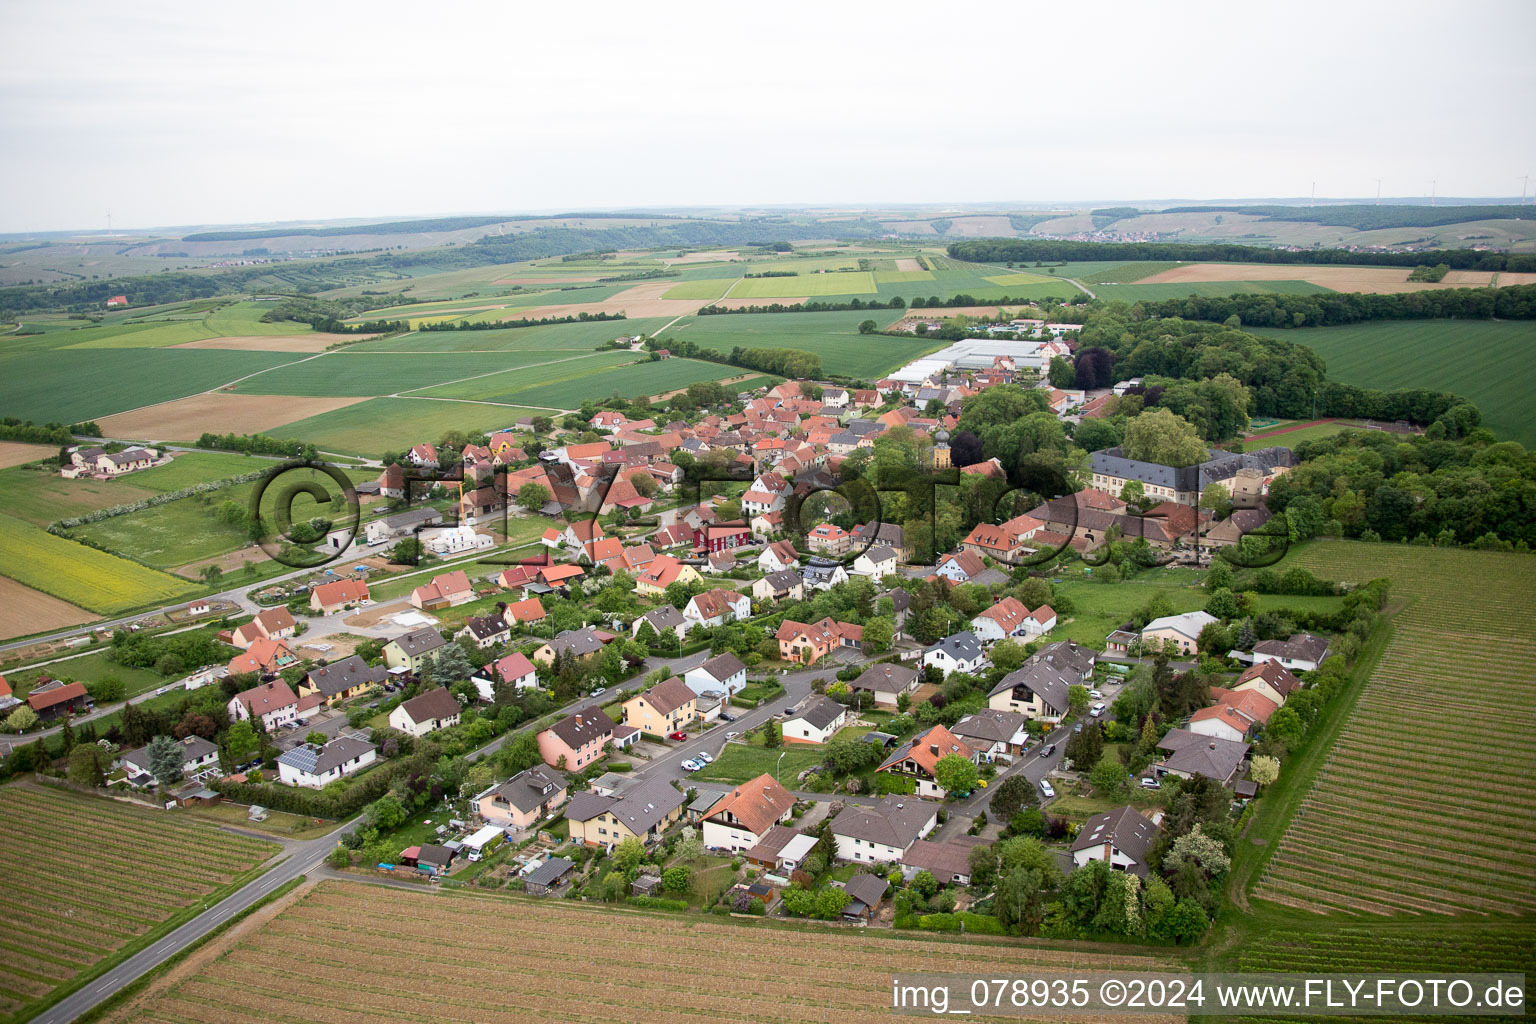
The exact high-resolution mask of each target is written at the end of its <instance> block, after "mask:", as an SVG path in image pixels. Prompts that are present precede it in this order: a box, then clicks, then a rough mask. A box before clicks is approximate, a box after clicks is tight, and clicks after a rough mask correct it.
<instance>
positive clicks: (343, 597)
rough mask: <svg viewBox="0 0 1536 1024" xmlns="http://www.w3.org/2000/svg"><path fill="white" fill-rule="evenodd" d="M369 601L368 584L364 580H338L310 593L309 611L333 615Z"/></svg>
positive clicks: (324, 584)
mask: <svg viewBox="0 0 1536 1024" xmlns="http://www.w3.org/2000/svg"><path fill="white" fill-rule="evenodd" d="M367 600H368V584H366V583H364V582H363V581H362V580H336V581H335V582H333V583H322V584H320V585H319V586H317V587H316V588H315V589H314V590H311V591H310V592H309V610H310V611H312V612H319V613H320V614H322V615H332V614H335V613H336V612H338V611H340V610H341V609H343V608H345V607H346V606H347V605H352V604H362V603H363V602H365V601H367Z"/></svg>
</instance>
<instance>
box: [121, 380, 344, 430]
mask: <svg viewBox="0 0 1536 1024" xmlns="http://www.w3.org/2000/svg"><path fill="white" fill-rule="evenodd" d="M367 400H368V399H366V398H298V397H290V396H286V395H285V396H284V397H282V398H272V397H270V396H264V395H236V394H229V393H225V392H216V393H213V394H202V395H193V396H191V397H190V398H178V399H176V400H175V401H173V402H161V403H160V404H159V405H146V406H144V407H143V408H142V409H133V410H130V411H129V412H120V413H118V414H117V415H116V416H107V417H105V418H103V419H100V420H97V421H96V422H98V423H100V424H101V429H102V430H104V431H106V432H107V436H108V437H134V438H145V439H148V438H154V439H156V440H165V441H186V440H192V439H194V438H196V437H198V436H199V435H200V434H202V432H203V431H205V430H211V431H213V432H214V433H216V434H225V433H237V434H259V433H261V432H262V431H265V430H271V429H272V428H273V427H280V426H282V425H283V424H284V423H292V422H293V421H294V420H302V419H305V418H306V417H309V416H318V415H320V414H321V413H323V412H331V411H332V410H334V409H344V408H346V407H347V406H349V405H356V404H357V403H358V402H366V401H367Z"/></svg>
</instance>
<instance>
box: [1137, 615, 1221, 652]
mask: <svg viewBox="0 0 1536 1024" xmlns="http://www.w3.org/2000/svg"><path fill="white" fill-rule="evenodd" d="M1220 621H1221V620H1220V619H1218V618H1217V617H1216V616H1214V615H1212V614H1211V613H1210V612H1185V613H1183V614H1182V615H1164V616H1162V617H1161V618H1156V619H1153V620H1152V621H1151V622H1149V623H1147V624H1146V625H1145V626H1143V627H1142V629H1141V645H1142V647H1143V648H1145V649H1147V650H1156V649H1157V646H1154V645H1166V644H1172V645H1173V646H1174V647H1175V648H1176V649H1177V650H1178V651H1179V653H1181V654H1189V653H1191V652H1193V651H1194V650H1195V648H1196V646H1197V645H1198V644H1199V642H1200V631H1201V630H1202V629H1204V628H1205V627H1206V626H1209V625H1211V624H1212V623H1217V622H1220Z"/></svg>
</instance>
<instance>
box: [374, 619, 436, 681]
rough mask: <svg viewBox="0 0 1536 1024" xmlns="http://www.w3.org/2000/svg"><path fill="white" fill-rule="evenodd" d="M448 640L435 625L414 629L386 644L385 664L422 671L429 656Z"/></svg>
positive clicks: (413, 671) (391, 666)
mask: <svg viewBox="0 0 1536 1024" xmlns="http://www.w3.org/2000/svg"><path fill="white" fill-rule="evenodd" d="M447 642H448V641H447V640H444V639H443V634H441V633H439V632H438V631H437V629H436V628H435V627H432V626H422V627H421V628H420V629H413V630H411V631H410V632H409V633H405V634H403V635H401V636H397V637H395V638H394V639H393V640H391V641H390V642H389V643H387V644H385V645H384V664H386V665H388V666H389V667H390V668H403V669H407V670H409V671H410V673H411V674H412V675H415V674H416V673H418V672H420V671H421V666H422V663H423V662H424V661H426V659H427V656H428V655H429V654H432V653H433V652H434V651H436V650H437V649H438V648H439V647H442V646H443V645H444V644H446V643H447Z"/></svg>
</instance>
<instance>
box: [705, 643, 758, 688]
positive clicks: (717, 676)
mask: <svg viewBox="0 0 1536 1024" xmlns="http://www.w3.org/2000/svg"><path fill="white" fill-rule="evenodd" d="M699 668H701V669H703V670H704V671H705V672H708V673H709V676H710V678H711V679H714V680H715V681H717V682H722V683H723V682H725V681H726V680H727V679H729V678H731V676H733V675H735V674H736V673H738V672H744V671H746V668H747V666H746V665H744V664H742V661H741V659H740V658H738V657H736V655H734V654H732V653H730V652H729V651H727V652H726V653H724V654H721V655H717V656H715V657H713V658H710V659H709V660H708V661H706V662H705V663H704V664H702V665H700V666H699Z"/></svg>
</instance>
